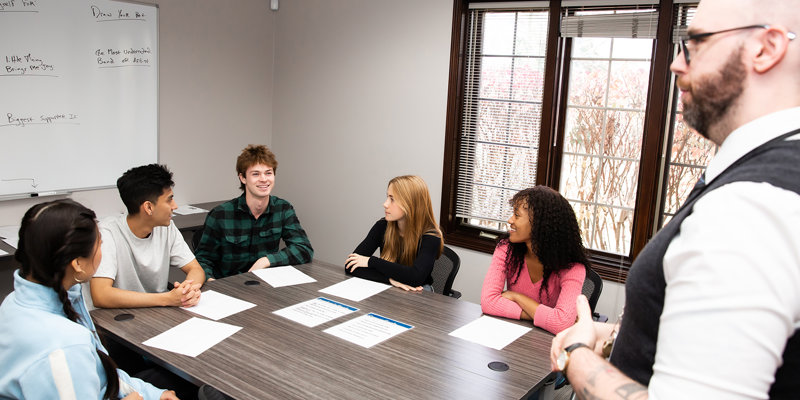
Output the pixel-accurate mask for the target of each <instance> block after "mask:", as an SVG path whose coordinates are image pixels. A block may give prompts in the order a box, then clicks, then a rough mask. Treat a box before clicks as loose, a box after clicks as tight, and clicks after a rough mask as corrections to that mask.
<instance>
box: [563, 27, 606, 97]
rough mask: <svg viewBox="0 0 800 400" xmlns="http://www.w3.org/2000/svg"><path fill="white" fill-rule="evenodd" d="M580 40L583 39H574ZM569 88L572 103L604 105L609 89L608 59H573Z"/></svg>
mask: <svg viewBox="0 0 800 400" xmlns="http://www.w3.org/2000/svg"><path fill="white" fill-rule="evenodd" d="M579 40H583V39H575V40H574V41H575V42H577V41H579ZM588 40H592V39H588ZM569 88H570V90H569V98H568V101H569V104H570V105H577V106H589V107H603V106H604V105H605V104H606V90H607V89H608V61H583V60H575V61H572V63H571V64H570V76H569Z"/></svg>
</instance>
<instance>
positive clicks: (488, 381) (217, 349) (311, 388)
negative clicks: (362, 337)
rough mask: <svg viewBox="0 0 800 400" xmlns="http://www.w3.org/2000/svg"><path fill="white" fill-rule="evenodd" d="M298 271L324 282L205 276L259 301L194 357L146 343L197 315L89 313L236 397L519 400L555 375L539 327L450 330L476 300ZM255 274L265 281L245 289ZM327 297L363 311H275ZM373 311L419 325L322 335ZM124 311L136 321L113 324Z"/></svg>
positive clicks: (102, 325) (310, 267)
mask: <svg viewBox="0 0 800 400" xmlns="http://www.w3.org/2000/svg"><path fill="white" fill-rule="evenodd" d="M295 267H296V268H297V269H299V270H300V271H303V272H304V273H306V274H308V275H310V276H311V277H313V278H315V279H316V280H317V282H314V283H308V284H302V285H294V286H285V287H279V288H273V287H271V286H269V285H268V284H267V283H265V282H263V281H261V280H260V279H259V278H257V277H256V276H255V275H253V274H252V273H246V274H241V275H236V276H231V277H228V278H225V279H219V280H216V281H213V282H208V283H207V284H206V286H205V287H204V290H208V289H210V290H215V291H218V292H221V293H225V294H227V295H230V296H233V297H237V298H239V299H242V300H246V301H249V302H252V303H255V304H256V305H257V306H256V307H253V308H251V309H249V310H245V311H243V312H240V313H237V314H234V315H232V316H229V317H227V318H223V319H221V320H220V322H225V323H228V324H232V325H236V326H241V327H243V329H241V330H240V331H238V332H237V333H235V334H233V335H232V336H230V337H228V338H227V339H225V340H223V341H222V342H220V343H218V344H217V345H215V346H213V347H211V348H210V349H208V350H206V351H205V352H203V353H202V354H200V355H199V356H197V357H196V358H193V357H189V356H184V355H181V354H177V353H172V352H169V351H165V350H160V349H156V348H152V347H148V346H144V345H142V344H141V343H142V342H144V341H145V340H147V339H150V338H151V337H153V336H155V335H157V334H160V333H162V332H164V331H166V330H168V329H170V328H172V327H174V326H176V325H178V324H180V323H181V322H184V321H186V320H188V319H189V318H192V317H193V316H195V315H194V314H192V313H190V312H187V311H185V310H182V309H179V308H143V309H107V310H103V309H99V310H95V311H92V316H93V317H94V318H95V321H96V324H97V326H98V328H99V329H100V330H101V331H103V332H105V333H107V334H109V335H110V336H111V337H112V338H113V339H115V340H118V341H120V342H123V343H124V344H126V345H127V346H129V347H131V348H132V349H134V350H136V351H138V352H140V353H142V354H144V355H146V356H147V357H148V358H150V359H151V360H153V361H155V362H157V363H159V364H161V365H162V366H164V367H166V368H168V369H170V370H171V371H173V372H175V373H177V374H179V375H180V376H182V377H184V378H186V379H188V380H190V381H192V382H193V383H195V384H197V385H200V384H203V383H205V384H209V385H211V386H214V387H215V388H217V389H219V390H220V391H222V392H224V393H226V394H228V395H230V396H232V397H234V398H237V399H387V398H392V399H395V398H413V399H444V398H458V399H478V398H480V399H518V398H524V397H527V396H528V395H529V394H530V393H532V392H533V391H534V390H535V389H538V388H539V386H541V384H542V382H543V380H544V379H545V378H547V377H548V376H549V375H550V362H549V356H548V354H549V349H550V342H551V340H552V335H551V334H549V333H547V332H545V331H543V330H541V329H538V328H533V330H532V331H530V332H528V333H526V334H525V335H524V336H522V337H521V338H519V339H517V340H516V341H515V342H514V343H512V344H510V345H508V346H506V348H505V349H503V350H495V349H491V348H488V347H485V346H481V345H478V344H475V343H472V342H468V341H466V340H462V339H459V338H456V337H453V336H450V335H449V333H450V332H452V331H454V330H455V329H457V328H459V327H461V326H463V325H466V324H467V323H469V322H471V321H473V320H475V319H477V318H478V317H480V316H481V315H482V313H481V309H480V306H479V305H477V304H474V303H470V302H466V301H463V300H458V299H453V298H450V297H447V296H442V295H439V294H435V293H430V292H405V291H403V290H401V289H398V288H390V289H388V290H385V291H383V292H381V293H379V294H377V295H374V296H372V297H369V298H367V299H364V300H362V301H360V302H354V301H351V300H346V299H341V298H338V297H336V296H331V295H327V294H324V293H320V292H319V289H322V288H325V287H328V286H330V285H332V284H334V283H337V282H340V281H342V280H344V279H346V278H347V276H346V275H345V274H344V268H343V266H337V265H332V264H327V263H323V262H319V261H313V262H312V263H310V264H304V265H298V266H295ZM249 280H256V281H258V282H260V284H259V285H253V286H248V285H245V284H244V282H245V281H249ZM320 296H322V297H327V298H331V299H333V300H336V301H340V302H342V303H344V304H348V305H351V306H354V307H357V308H359V311H357V312H355V313H353V314H350V315H347V316H344V317H340V318H337V319H334V320H333V321H329V322H327V323H324V324H321V325H318V326H316V327H313V328H309V327H306V326H304V325H301V324H299V323H297V322H294V321H291V320H288V319H285V318H283V317H280V316H278V315H275V314H273V313H272V312H273V311H275V310H278V309H281V308H284V307H288V306H291V305H295V304H297V303H300V302H303V301H306V300H310V299H314V298H317V297H320ZM370 312H374V313H378V314H381V315H383V316H386V317H389V318H392V319H395V320H397V321H400V322H404V323H407V324H410V325H413V326H414V328H413V329H411V330H408V331H406V332H403V333H401V334H399V335H397V336H394V337H392V338H390V339H388V340H386V341H384V342H382V343H379V344H377V345H375V346H373V347H372V348H369V349H366V348H363V347H361V346H359V345H356V344H353V343H350V342H348V341H345V340H343V339H340V338H337V337H335V336H333V335H330V334H327V333H323V330H325V329H327V328H329V327H331V326H334V325H338V324H340V323H342V322H345V321H348V320H350V319H352V318H355V317H357V316H360V315H363V314H366V313H370ZM121 313H130V314H133V315H134V319H131V320H127V321H116V320H115V319H114V317H115V316H116V315H119V314H121ZM518 323H520V324H524V323H523V322H518ZM528 324H529V323H528ZM528 326H529V325H528ZM493 361H501V362H503V363H506V364H507V365H508V366H509V369H508V370H507V371H504V372H498V371H493V370H491V369H490V368H489V367H488V364H489V363H490V362H493Z"/></svg>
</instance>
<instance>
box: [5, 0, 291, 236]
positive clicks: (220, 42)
mask: <svg viewBox="0 0 800 400" xmlns="http://www.w3.org/2000/svg"><path fill="white" fill-rule="evenodd" d="M144 2H147V3H150V4H158V5H159V47H160V48H159V62H160V66H159V124H160V131H159V162H161V163H164V164H167V165H168V166H169V167H170V169H171V170H172V171H173V172H174V173H175V182H176V186H175V195H176V200H177V201H178V203H180V204H184V203H198V202H205V201H212V200H219V199H226V198H232V197H235V196H237V195H238V194H239V191H238V190H237V187H238V184H237V181H236V172H235V168H234V166H235V160H236V156H238V154H239V152H240V151H241V149H242V148H243V147H244V146H246V145H247V144H249V143H266V144H269V143H270V141H271V137H272V92H273V89H272V80H273V77H272V72H273V71H272V68H273V57H274V53H273V48H274V28H275V18H276V15H277V14H276V13H274V12H272V11H270V10H269V1H265V0H236V1H231V2H220V1H216V0H158V1H156V0H149V1H148V0H144ZM119 151H125V149H120V150H119ZM32 156H33V155H32ZM85 156H87V155H83V154H65V155H64V160H63V162H69V159H70V158H71V157H85ZM88 156H90V155H88ZM102 167H103V166H102V165H98V166H97V168H102ZM132 167H133V166H132ZM71 197H72V198H73V199H75V200H77V201H79V202H82V203H84V204H85V205H86V206H88V207H90V208H93V209H94V210H95V211H96V212H97V213H98V214H100V215H110V214H114V213H117V212H121V211H123V210H124V207H123V205H122V202H121V201H120V200H119V196H118V195H117V191H116V189H108V190H91V191H83V192H75V193H73V194H72V195H71ZM51 199H53V198H40V199H37V200H30V199H28V200H13V201H4V202H0V226H1V225H17V224H19V221H20V219H21V218H22V215H23V214H24V213H25V210H27V209H28V208H29V207H31V206H32V205H33V204H35V203H36V202H37V201H39V202H41V201H47V200H51Z"/></svg>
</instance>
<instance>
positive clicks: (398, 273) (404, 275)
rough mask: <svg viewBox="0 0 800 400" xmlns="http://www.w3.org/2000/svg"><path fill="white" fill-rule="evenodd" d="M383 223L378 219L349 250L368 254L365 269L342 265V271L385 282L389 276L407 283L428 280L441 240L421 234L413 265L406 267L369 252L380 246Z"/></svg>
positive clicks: (384, 221) (427, 281)
mask: <svg viewBox="0 0 800 400" xmlns="http://www.w3.org/2000/svg"><path fill="white" fill-rule="evenodd" d="M387 225H388V222H386V219H384V218H381V219H380V220H378V222H376V223H375V225H373V226H372V229H370V230H369V233H368V234H367V237H366V238H364V240H363V241H361V243H360V244H359V245H358V247H356V249H355V250H354V251H353V253H356V254H359V255H362V256H370V257H369V262H368V263H367V265H368V266H367V267H366V268H364V267H361V268H356V270H355V272H352V273H351V272H349V271H348V270H347V269H346V268H345V272H347V274H349V275H353V276H356V277H359V278H363V279H369V280H371V281H375V282H382V283H387V284H388V283H389V278H392V279H394V280H396V281H398V282H401V283H405V284H406V285H409V286H422V285H423V284H430V283H432V282H433V278H432V277H431V271H432V270H433V263H434V261H436V257H437V256H438V254H439V246H440V245H441V243H442V239H441V238H439V237H437V236H434V235H422V237H421V238H420V240H419V244H418V246H417V257H416V258H415V259H414V265H411V266H408V265H403V264H398V263H394V262H391V261H386V260H384V259H382V258H380V257H375V256H373V255H372V254H373V253H374V252H375V250H376V249H378V248H381V249H383V245H384V243H383V235H384V233H386V226H387Z"/></svg>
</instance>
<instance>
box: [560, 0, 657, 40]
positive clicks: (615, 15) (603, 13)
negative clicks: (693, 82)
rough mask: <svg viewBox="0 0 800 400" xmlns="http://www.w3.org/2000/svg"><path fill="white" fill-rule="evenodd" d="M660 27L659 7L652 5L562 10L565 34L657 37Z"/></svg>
mask: <svg viewBox="0 0 800 400" xmlns="http://www.w3.org/2000/svg"><path fill="white" fill-rule="evenodd" d="M657 28H658V10H657V9H656V8H654V7H653V6H651V5H638V6H628V7H614V8H613V9H608V8H607V9H602V8H597V7H585V6H574V7H566V8H563V9H562V16H561V36H562V37H602V38H645V39H655V37H656V30H657Z"/></svg>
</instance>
